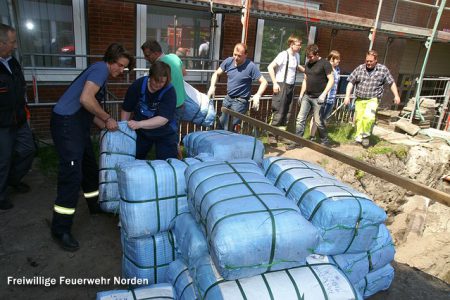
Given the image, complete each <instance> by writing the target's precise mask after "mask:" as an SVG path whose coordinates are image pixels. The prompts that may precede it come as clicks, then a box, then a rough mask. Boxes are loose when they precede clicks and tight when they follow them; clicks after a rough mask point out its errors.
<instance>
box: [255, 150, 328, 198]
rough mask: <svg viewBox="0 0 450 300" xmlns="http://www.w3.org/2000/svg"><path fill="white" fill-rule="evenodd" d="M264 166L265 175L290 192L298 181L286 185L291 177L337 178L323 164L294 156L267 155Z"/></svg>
mask: <svg viewBox="0 0 450 300" xmlns="http://www.w3.org/2000/svg"><path fill="white" fill-rule="evenodd" d="M262 167H263V169H264V172H265V174H264V175H265V176H266V177H267V178H268V179H269V180H270V181H271V182H273V183H274V185H275V186H277V187H280V188H281V189H282V190H283V191H285V192H289V191H290V190H291V188H292V186H293V185H294V184H295V182H296V181H293V182H291V183H290V185H289V186H285V183H286V182H290V180H289V179H290V178H296V180H302V179H306V178H316V177H317V178H329V179H335V177H334V176H331V175H330V174H328V173H327V171H325V169H324V168H322V167H321V166H319V165H317V164H313V163H310V162H307V161H304V160H299V159H294V158H287V157H275V156H270V157H265V158H264V159H263V163H262ZM289 177H290V178H289Z"/></svg>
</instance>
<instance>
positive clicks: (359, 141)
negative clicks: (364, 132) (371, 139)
mask: <svg viewBox="0 0 450 300" xmlns="http://www.w3.org/2000/svg"><path fill="white" fill-rule="evenodd" d="M362 139H363V138H362V136H361V135H358V136H357V137H355V142H357V143H361V142H362Z"/></svg>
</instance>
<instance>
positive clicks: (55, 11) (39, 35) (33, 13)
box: [16, 0, 75, 68]
mask: <svg viewBox="0 0 450 300" xmlns="http://www.w3.org/2000/svg"><path fill="white" fill-rule="evenodd" d="M16 9H17V15H18V20H19V22H18V24H17V25H18V31H19V38H20V51H21V52H22V54H23V62H22V64H23V66H26V67H30V66H31V67H71V68H73V67H75V58H74V57H70V56H56V55H64V54H68V55H73V54H75V41H74V30H73V28H74V26H73V9H72V0H46V1H32V0H18V1H16Z"/></svg>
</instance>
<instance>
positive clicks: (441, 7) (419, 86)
mask: <svg viewBox="0 0 450 300" xmlns="http://www.w3.org/2000/svg"><path fill="white" fill-rule="evenodd" d="M408 2H414V1H408ZM446 2H447V0H441V3H440V5H439V8H438V12H437V15H436V20H435V21H434V26H433V31H432V33H431V36H429V37H428V38H427V41H426V42H425V47H426V48H427V52H426V53H425V58H424V60H423V64H422V70H421V71H420V76H419V79H418V82H417V89H416V96H415V98H414V102H415V106H414V107H415V109H414V111H413V112H412V113H411V117H410V122H412V120H413V119H414V116H415V114H416V112H417V113H418V114H419V117H420V118H421V119H423V117H422V115H421V113H420V108H419V106H420V99H419V97H420V93H421V92H422V84H423V77H424V74H425V69H426V68H427V63H428V57H429V56H430V50H431V45H432V44H433V41H434V39H435V37H436V32H437V27H438V24H439V21H440V20H441V16H442V13H443V12H444V9H445V4H446Z"/></svg>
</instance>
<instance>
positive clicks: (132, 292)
mask: <svg viewBox="0 0 450 300" xmlns="http://www.w3.org/2000/svg"><path fill="white" fill-rule="evenodd" d="M131 295H132V296H133V299H134V300H138V298H137V297H136V294H135V293H134V289H131Z"/></svg>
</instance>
